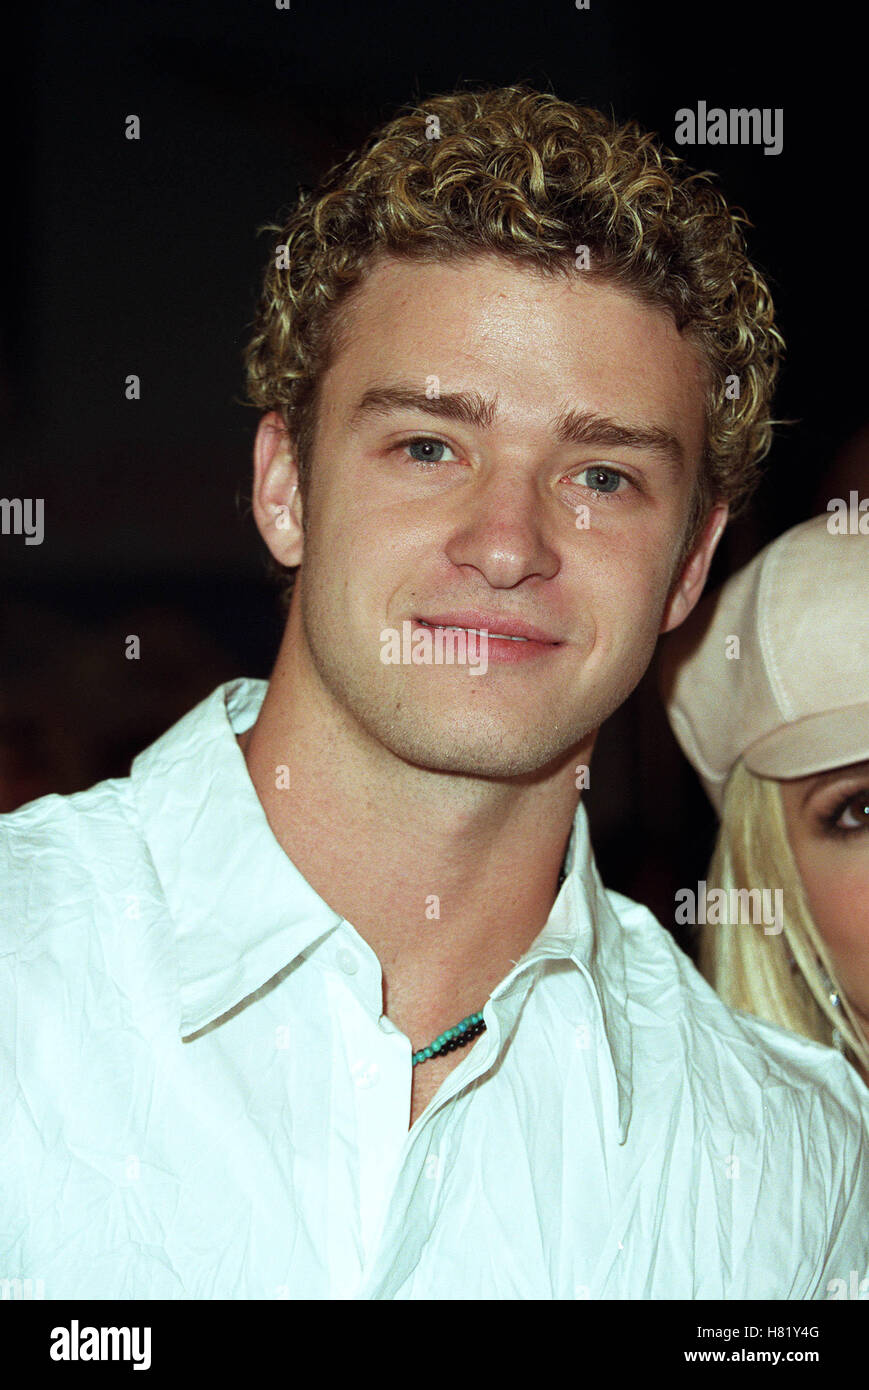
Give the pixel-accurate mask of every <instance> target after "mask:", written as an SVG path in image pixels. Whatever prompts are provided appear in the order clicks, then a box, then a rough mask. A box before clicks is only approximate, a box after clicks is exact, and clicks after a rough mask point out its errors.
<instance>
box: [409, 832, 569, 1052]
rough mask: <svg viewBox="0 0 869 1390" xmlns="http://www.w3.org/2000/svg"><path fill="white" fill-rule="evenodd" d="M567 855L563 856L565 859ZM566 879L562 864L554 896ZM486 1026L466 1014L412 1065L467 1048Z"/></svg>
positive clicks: (479, 1018) (480, 1019) (476, 1016)
mask: <svg viewBox="0 0 869 1390" xmlns="http://www.w3.org/2000/svg"><path fill="white" fill-rule="evenodd" d="M566 858H567V855H566V854H565V859H566ZM566 878H567V870H566V869H565V867H564V864H563V863H562V865H561V872H560V873H559V875H558V888H557V889H556V896H557V895H558V893H560V891H561V885H562V884H563V882H564V880H565V879H566ZM485 1031H486V1024H485V1020H484V1019H483V1011H482V1009H481V1010H480V1012H479V1013H476V1014H468V1017H467V1018H463V1019H462V1021H461V1023H457V1024H456V1026H455V1027H454V1028H447V1030H446V1032H445V1033H441V1034H439V1036H438V1037H436V1038H435V1040H434V1042H430V1043H429V1045H428V1047H422V1048H420V1050H419V1052H415V1053H414V1054H413V1065H414V1066H418V1065H419V1063H420V1062H427V1061H428V1060H429V1058H430V1057H444V1056H446V1054H447V1053H448V1052H455V1050H456V1048H457V1047H467V1045H468V1043H469V1042H471V1041H472V1040H473V1039H474V1038H477V1037H479V1035H480V1034H481V1033H485Z"/></svg>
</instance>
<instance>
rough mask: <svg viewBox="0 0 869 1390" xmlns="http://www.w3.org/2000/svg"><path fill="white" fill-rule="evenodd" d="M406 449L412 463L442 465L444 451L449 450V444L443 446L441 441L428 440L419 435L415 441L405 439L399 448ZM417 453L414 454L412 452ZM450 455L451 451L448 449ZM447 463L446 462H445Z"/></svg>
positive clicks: (424, 436)
mask: <svg viewBox="0 0 869 1390" xmlns="http://www.w3.org/2000/svg"><path fill="white" fill-rule="evenodd" d="M401 447H402V448H403V449H407V450H408V452H409V453H410V456H411V458H412V459H413V461H414V463H423V464H425V463H443V462H444V461H445V460H444V458H443V451H444V449H449V448H450V446H449V444H444V442H443V440H442V439H430V438H429V437H428V435H421V436H420V437H419V438H417V439H406V440H405V441H404V443H403V444H402V446H401ZM415 449H416V450H418V451H419V452H418V453H414V450H415ZM450 453H452V450H451V449H450ZM447 461H448V460H447Z"/></svg>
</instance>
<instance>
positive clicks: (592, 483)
mask: <svg viewBox="0 0 869 1390" xmlns="http://www.w3.org/2000/svg"><path fill="white" fill-rule="evenodd" d="M583 479H585V481H584V482H583ZM574 481H575V482H577V483H580V484H581V485H582V486H583V487H590V488H591V490H592V492H618V490H619V484H620V483H621V482H627V479H626V478H625V475H624V473H617V472H616V470H615V469H614V468H602V467H601V465H600V464H599V463H596V464H594V465H593V466H592V467H591V468H584V469H583V470H582V472H581V473H578V474H576V476H575V478H574Z"/></svg>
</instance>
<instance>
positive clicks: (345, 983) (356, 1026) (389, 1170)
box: [330, 931, 411, 1296]
mask: <svg viewBox="0 0 869 1390" xmlns="http://www.w3.org/2000/svg"><path fill="white" fill-rule="evenodd" d="M330 993H332V994H333V995H334V1003H335V1005H336V1007H335V1008H334V1011H333V1017H334V1018H335V1019H336V1023H337V1026H338V1027H339V1029H340V1032H341V1039H342V1043H343V1054H344V1058H345V1059H346V1066H345V1078H346V1084H347V1085H348V1086H349V1089H350V1099H349V1106H350V1108H351V1109H352V1111H353V1112H354V1114H355V1137H356V1144H355V1161H356V1169H357V1172H356V1177H357V1184H358V1186H357V1191H358V1210H359V1242H360V1246H361V1255H362V1266H363V1267H364V1266H366V1265H368V1264H369V1263H370V1260H371V1258H372V1255H373V1252H374V1250H375V1248H376V1244H377V1240H378V1237H379V1234H380V1231H381V1229H382V1226H383V1222H384V1218H385V1214H386V1211H387V1207H388V1204H389V1198H390V1193H391V1191H392V1187H393V1184H394V1179H395V1173H396V1167H397V1164H398V1161H399V1158H400V1155H401V1152H402V1150H403V1147H404V1142H405V1139H406V1136H407V1122H408V1117H409V1114H410V1089H411V1087H410V1079H411V1054H410V1044H409V1043H408V1040H407V1039H406V1038H405V1037H403V1036H402V1034H401V1033H400V1032H399V1031H398V1029H396V1028H395V1027H394V1025H393V1024H392V1023H390V1021H389V1020H388V1019H387V1018H385V1017H383V1015H382V1013H381V1002H382V997H383V996H382V977H381V971H380V966H379V964H378V963H377V960H376V958H375V957H374V955H373V953H372V952H370V951H369V950H367V949H365V948H360V946H357V945H356V944H355V942H353V943H350V942H348V939H347V936H346V935H345V933H344V932H343V931H339V932H338V933H337V934H336V950H335V955H334V970H333V972H332V976H331V984H330ZM336 1142H340V1141H338V1140H337V1137H336V1136H334V1135H333V1138H332V1143H333V1145H334V1144H335V1143H336ZM333 1161H343V1162H345V1163H346V1161H347V1155H346V1152H345V1153H344V1155H343V1159H342V1158H341V1156H340V1155H338V1154H336V1155H334V1157H333ZM362 1273H363V1270H362V1268H360V1270H359V1276H358V1278H361V1277H362ZM342 1282H343V1283H345V1284H346V1283H347V1280H346V1277H345V1279H344V1280H343V1281H342ZM342 1292H343V1296H352V1293H353V1292H355V1289H354V1290H351V1289H350V1288H349V1287H345V1288H344V1289H343V1291H342Z"/></svg>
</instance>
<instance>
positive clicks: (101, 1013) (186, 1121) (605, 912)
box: [0, 680, 869, 1299]
mask: <svg viewBox="0 0 869 1390" xmlns="http://www.w3.org/2000/svg"><path fill="white" fill-rule="evenodd" d="M265 689H266V685H265V682H262V681H253V680H237V681H231V682H228V683H227V684H225V685H223V686H220V687H219V688H218V689H217V690H216V691H215V692H214V693H213V694H212V695H211V696H210V697H209V698H208V699H207V700H205V701H203V702H202V704H201V705H199V706H198V707H197V708H196V709H195V710H193V711H191V713H190V714H188V715H187V716H186V717H185V718H184V719H182V720H181V721H180V722H179V723H178V724H177V725H175V727H174V728H173V729H171V730H170V731H169V732H168V733H166V734H165V735H164V736H163V737H162V738H160V739H159V740H158V741H157V742H156V743H155V744H154V745H153V746H152V747H151V748H149V749H148V750H147V751H146V752H144V753H142V754H141V755H140V756H139V757H138V758H136V759H135V761H134V763H133V766H132V769H131V775H130V777H129V778H119V779H113V780H110V781H106V782H102V783H100V784H98V785H97V786H95V787H93V788H91V789H90V790H89V791H86V792H82V793H79V794H76V795H74V796H66V797H61V796H47V797H44V798H42V799H40V800H39V801H35V802H32V803H30V805H28V806H26V807H23V808H21V809H20V810H18V811H16V812H15V813H13V814H11V815H7V816H3V817H0V894H2V897H0V1280H14V1279H21V1280H26V1279H30V1280H31V1281H42V1288H43V1289H44V1296H45V1297H46V1298H97V1299H100V1298H170V1299H181V1298H195V1299H204V1298H208V1299H210V1298H257V1299H262V1298H293V1299H295V1298H306V1299H307V1298H314V1299H317V1298H324V1299H325V1298H359V1299H420V1298H437V1299H489V1298H495V1299H577V1298H579V1299H585V1298H591V1299H596V1298H655V1299H662V1298H664V1299H669V1298H695V1299H703V1298H728V1299H749V1298H751V1299H754V1298H774V1299H785V1298H799V1299H802V1298H806V1299H811V1298H819V1299H822V1298H827V1297H830V1296H831V1293H830V1288H829V1287H828V1286H831V1281H833V1280H835V1279H843V1280H844V1281H845V1284H846V1285H848V1284H849V1280H850V1278H851V1271H852V1270H855V1271H857V1275H858V1279H862V1278H863V1277H865V1275H866V1274H867V1271H869V1151H867V1137H866V1136H867V1123H869V1091H867V1090H866V1088H865V1087H864V1086H863V1085H862V1083H861V1082H860V1080H859V1078H858V1077H857V1076H856V1074H855V1073H854V1072H853V1071H852V1070H851V1068H850V1067H849V1066H848V1064H847V1063H846V1062H845V1061H844V1060H843V1059H842V1058H841V1057H840V1056H839V1055H838V1054H837V1053H836V1052H834V1051H833V1050H832V1049H829V1048H825V1047H821V1046H819V1045H817V1044H815V1043H811V1042H808V1041H806V1040H804V1039H801V1038H799V1037H797V1036H796V1035H794V1034H790V1033H787V1032H785V1031H783V1030H781V1029H778V1028H774V1027H772V1026H770V1025H767V1024H764V1023H761V1022H759V1021H758V1020H756V1019H752V1018H750V1017H749V1016H747V1015H742V1014H737V1013H734V1012H732V1011H731V1010H729V1009H727V1008H726V1007H725V1006H724V1005H723V1004H722V1003H721V1001H720V1000H719V999H718V998H717V996H716V995H715V994H714V992H713V991H712V990H711V989H710V988H709V987H708V986H707V985H706V983H705V982H704V981H703V980H702V978H701V977H700V975H699V974H698V973H697V971H696V970H695V969H694V967H693V965H692V964H691V963H690V961H689V960H688V959H687V957H686V956H685V955H684V954H683V953H682V952H681V951H680V950H679V949H678V948H677V947H676V945H675V943H674V941H673V940H672V938H671V937H670V935H669V933H667V932H666V931H665V930H664V929H663V928H662V927H661V926H660V925H659V924H658V923H657V922H656V921H655V919H654V918H653V917H652V916H651V914H650V913H649V912H647V911H646V910H645V909H644V908H642V907H640V906H639V905H637V904H635V903H632V902H630V901H629V900H628V899H626V898H624V897H621V896H620V895H619V894H617V893H612V892H607V891H606V890H604V889H603V887H602V885H601V883H600V880H599V878H598V875H597V871H596V868H595V865H594V861H593V858H592V854H591V849H590V845H589V835H588V825H587V820H586V815H585V811H584V809H583V807H582V806H581V805H580V807H579V809H578V811H577V815H576V820H575V823H574V828H573V834H572V837H571V845H570V851H569V856H568V870H569V872H568V877H567V880H566V882H565V884H564V886H563V888H562V889H561V892H560V893H559V896H558V898H557V900H556V902H555V904H554V906H553V909H552V912H551V914H550V917H549V920H548V922H547V923H546V926H545V927H544V929H543V930H542V931H541V933H540V934H539V936H538V937H537V939H536V941H535V942H534V943H533V946H532V947H531V949H530V950H529V951H528V952H527V953H526V955H525V956H524V957H523V958H522V959H521V960H520V961H519V962H518V964H517V965H516V966H515V967H514V968H513V969H512V970H511V972H510V974H508V975H507V976H506V977H505V978H504V980H502V982H501V984H500V985H499V986H498V987H497V989H495V990H494V991H493V993H492V996H491V998H490V999H489V1001H488V1002H487V1003H486V1006H485V1011H484V1016H485V1020H486V1023H487V1028H488V1031H487V1032H485V1033H484V1034H483V1035H482V1036H481V1037H479V1038H478V1039H477V1040H476V1042H475V1043H474V1044H473V1045H472V1046H471V1047H469V1048H468V1050H467V1051H466V1054H465V1055H464V1057H463V1059H462V1061H461V1063H460V1064H459V1065H458V1066H457V1067H456V1068H455V1070H454V1071H452V1072H451V1073H450V1074H449V1075H448V1076H447V1077H446V1078H445V1080H444V1082H443V1085H442V1086H441V1089H440V1091H439V1092H438V1094H437V1095H436V1096H435V1097H434V1099H433V1100H432V1101H431V1103H430V1104H429V1106H428V1108H427V1110H426V1111H425V1113H424V1114H423V1115H421V1116H420V1118H419V1119H418V1120H417V1121H416V1123H415V1124H414V1126H413V1129H412V1130H411V1131H410V1132H408V1121H409V1115H410V1090H411V1044H410V1041H409V1040H408V1038H407V1037H405V1036H404V1035H403V1034H402V1033H401V1032H399V1031H398V1030H397V1029H396V1028H395V1027H394V1026H393V1025H392V1024H390V1023H389V1021H388V1020H387V1019H384V1018H383V1016H382V975H381V969H380V964H379V962H378V960H377V958H376V956H375V955H374V953H373V951H372V950H371V949H370V947H369V946H368V945H367V943H366V942H365V941H364V940H363V938H362V937H361V936H360V935H359V933H358V932H357V931H356V930H355V929H354V927H353V925H352V924H351V923H350V922H348V921H346V920H344V919H342V918H341V917H339V916H338V915H337V914H336V913H335V912H333V911H332V910H331V909H330V908H329V906H328V905H327V904H326V903H325V902H324V901H323V900H322V899H321V898H320V897H319V896H318V895H317V894H316V893H315V892H314V890H313V889H312V888H311V887H310V885H309V884H308V883H307V882H306V881H305V880H304V878H303V877H302V876H301V874H300V873H299V872H298V871H297V869H296V868H295V867H294V865H293V864H292V862H291V861H290V859H289V858H288V857H287V856H286V854H285V853H284V852H283V850H282V849H281V848H280V846H279V845H278V843H277V841H276V840H275V838H274V836H273V835H272V832H271V830H270V828H269V826H268V823H267V821H266V818H265V814H264V812H263V810H262V807H261V805H260V803H259V800H258V799H257V796H256V793H255V791H254V788H253V785H252V783H251V781H250V778H249V776H248V773H247V768H246V765H245V762H244V758H243V755H242V753H241V751H240V749H239V747H238V745H237V743H236V740H235V735H236V734H237V733H241V732H243V731H244V730H245V729H247V728H249V727H250V726H251V724H253V722H254V721H255V719H256V716H257V713H258V711H259V708H260V705H261V703H262V700H263V697H264V695H265ZM4 1287H5V1286H4Z"/></svg>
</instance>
